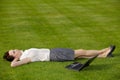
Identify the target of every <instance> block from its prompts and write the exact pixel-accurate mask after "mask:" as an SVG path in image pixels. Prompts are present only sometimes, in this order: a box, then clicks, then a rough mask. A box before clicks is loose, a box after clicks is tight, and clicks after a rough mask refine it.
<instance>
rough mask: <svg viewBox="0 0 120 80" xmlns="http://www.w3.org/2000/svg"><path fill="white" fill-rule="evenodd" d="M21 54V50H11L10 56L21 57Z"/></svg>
mask: <svg viewBox="0 0 120 80" xmlns="http://www.w3.org/2000/svg"><path fill="white" fill-rule="evenodd" d="M20 54H21V51H20V50H17V49H15V50H9V55H10V56H13V57H19V55H20Z"/></svg>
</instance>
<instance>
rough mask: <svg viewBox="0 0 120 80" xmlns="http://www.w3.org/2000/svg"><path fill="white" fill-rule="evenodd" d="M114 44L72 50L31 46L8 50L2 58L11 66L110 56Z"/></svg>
mask: <svg viewBox="0 0 120 80" xmlns="http://www.w3.org/2000/svg"><path fill="white" fill-rule="evenodd" d="M114 49H115V46H110V47H108V48H105V49H102V50H84V49H78V50H72V49H67V48H54V49H43V48H42V49H37V48H31V49H28V50H25V51H22V50H18V49H15V50H9V51H7V52H6V53H5V54H4V56H3V58H4V59H6V60H7V61H10V62H11V67H16V66H20V65H23V64H27V63H30V62H35V61H69V60H74V59H75V58H91V57H93V56H95V55H97V54H98V55H99V56H98V57H100V58H105V57H110V56H112V52H113V51H114Z"/></svg>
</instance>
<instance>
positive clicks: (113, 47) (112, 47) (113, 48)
mask: <svg viewBox="0 0 120 80" xmlns="http://www.w3.org/2000/svg"><path fill="white" fill-rule="evenodd" d="M115 48H116V46H115V45H112V46H110V49H111V50H110V52H109V53H108V55H107V57H113V54H112V52H113V51H114V50H115Z"/></svg>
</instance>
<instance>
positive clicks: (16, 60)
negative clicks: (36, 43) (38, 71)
mask: <svg viewBox="0 0 120 80" xmlns="http://www.w3.org/2000/svg"><path fill="white" fill-rule="evenodd" d="M30 62H31V59H30V58H25V59H22V60H20V61H18V58H15V59H14V60H13V61H12V62H11V67H16V66H20V65H23V64H27V63H30Z"/></svg>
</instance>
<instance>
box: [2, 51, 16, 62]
mask: <svg viewBox="0 0 120 80" xmlns="http://www.w3.org/2000/svg"><path fill="white" fill-rule="evenodd" d="M3 59H6V60H7V61H10V62H11V61H13V60H14V57H13V56H10V55H9V52H8V51H7V52H5V54H4V55H3Z"/></svg>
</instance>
